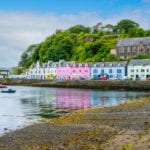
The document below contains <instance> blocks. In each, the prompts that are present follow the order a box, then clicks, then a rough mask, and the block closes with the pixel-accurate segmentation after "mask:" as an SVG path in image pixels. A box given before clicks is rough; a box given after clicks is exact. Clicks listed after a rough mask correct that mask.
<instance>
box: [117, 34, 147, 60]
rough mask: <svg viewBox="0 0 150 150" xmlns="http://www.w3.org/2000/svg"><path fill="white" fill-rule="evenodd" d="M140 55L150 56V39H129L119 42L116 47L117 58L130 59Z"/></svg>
mask: <svg viewBox="0 0 150 150" xmlns="http://www.w3.org/2000/svg"><path fill="white" fill-rule="evenodd" d="M139 54H150V37H143V38H128V39H122V40H119V41H118V43H117V45H116V55H117V57H120V58H130V57H134V56H137V55H139Z"/></svg>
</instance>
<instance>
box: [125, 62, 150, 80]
mask: <svg viewBox="0 0 150 150" xmlns="http://www.w3.org/2000/svg"><path fill="white" fill-rule="evenodd" d="M127 71H128V79H133V80H145V79H147V78H149V77H150V59H134V60H130V61H129V64H128V67H127Z"/></svg>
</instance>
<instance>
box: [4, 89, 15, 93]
mask: <svg viewBox="0 0 150 150" xmlns="http://www.w3.org/2000/svg"><path fill="white" fill-rule="evenodd" d="M1 92H2V93H15V92H16V90H13V89H8V90H2V91H1Z"/></svg>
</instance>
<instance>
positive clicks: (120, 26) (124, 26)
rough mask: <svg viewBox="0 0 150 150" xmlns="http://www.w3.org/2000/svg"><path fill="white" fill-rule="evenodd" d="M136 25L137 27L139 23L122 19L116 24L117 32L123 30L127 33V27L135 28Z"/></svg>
mask: <svg viewBox="0 0 150 150" xmlns="http://www.w3.org/2000/svg"><path fill="white" fill-rule="evenodd" d="M137 27H139V24H138V23H136V22H134V21H132V20H129V19H123V20H121V21H120V22H118V24H117V29H118V30H119V32H121V31H122V30H125V33H128V32H129V29H135V28H137Z"/></svg>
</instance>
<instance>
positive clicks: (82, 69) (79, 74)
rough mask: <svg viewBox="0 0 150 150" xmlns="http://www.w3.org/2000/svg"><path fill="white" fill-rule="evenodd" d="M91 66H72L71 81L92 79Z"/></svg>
mask: <svg viewBox="0 0 150 150" xmlns="http://www.w3.org/2000/svg"><path fill="white" fill-rule="evenodd" d="M90 70H91V69H90V65H89V64H88V63H79V64H77V63H74V64H73V65H72V77H71V79H79V80H82V79H86V80H87V79H90Z"/></svg>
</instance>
